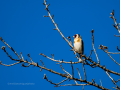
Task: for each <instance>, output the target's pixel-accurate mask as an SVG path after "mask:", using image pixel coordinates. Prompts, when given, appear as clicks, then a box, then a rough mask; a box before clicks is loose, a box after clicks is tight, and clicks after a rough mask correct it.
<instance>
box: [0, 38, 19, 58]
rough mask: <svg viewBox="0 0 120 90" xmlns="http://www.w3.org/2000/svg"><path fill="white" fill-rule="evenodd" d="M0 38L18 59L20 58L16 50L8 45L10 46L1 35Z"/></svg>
mask: <svg viewBox="0 0 120 90" xmlns="http://www.w3.org/2000/svg"><path fill="white" fill-rule="evenodd" d="M0 40H1V41H2V42H3V43H4V44H5V45H7V46H8V47H9V48H10V49H11V50H12V51H13V52H14V53H15V54H16V55H17V56H18V58H19V59H21V58H20V56H19V55H18V54H17V52H16V51H15V50H14V49H13V48H12V47H10V46H9V45H8V44H7V43H6V42H5V41H4V40H3V39H2V37H0Z"/></svg>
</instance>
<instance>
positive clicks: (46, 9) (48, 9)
mask: <svg viewBox="0 0 120 90" xmlns="http://www.w3.org/2000/svg"><path fill="white" fill-rule="evenodd" d="M44 5H45V6H46V9H45V10H47V12H48V15H49V17H50V19H51V20H52V22H53V24H54V25H55V27H56V30H57V31H58V32H59V33H60V35H61V36H62V37H63V39H64V40H65V41H66V42H67V43H68V44H69V46H70V47H71V48H72V49H73V46H72V44H71V43H70V42H69V41H68V40H67V39H66V38H65V37H64V35H63V34H62V32H61V31H60V30H59V28H58V26H57V24H56V23H55V21H54V20H53V18H52V16H51V14H50V12H49V9H48V5H47V4H46V1H45V0H44Z"/></svg>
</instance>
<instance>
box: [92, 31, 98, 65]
mask: <svg viewBox="0 0 120 90" xmlns="http://www.w3.org/2000/svg"><path fill="white" fill-rule="evenodd" d="M91 33H92V46H93V50H94V52H95V55H96V58H97V61H98V64H99V63H100V62H99V58H98V55H97V53H96V50H95V46H94V36H93V33H94V30H93V29H92V31H91Z"/></svg>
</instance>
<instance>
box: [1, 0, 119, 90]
mask: <svg viewBox="0 0 120 90" xmlns="http://www.w3.org/2000/svg"><path fill="white" fill-rule="evenodd" d="M43 2H44V1H43V0H34V1H33V0H1V1H0V36H1V37H2V38H3V39H4V40H5V41H6V42H7V43H8V44H9V45H10V46H11V47H13V48H14V49H15V50H16V52H17V53H18V54H19V53H20V52H22V54H23V56H24V59H27V60H29V58H28V57H27V54H28V53H29V54H30V56H31V58H32V59H33V61H34V62H38V63H39V64H40V65H42V64H41V63H40V59H41V60H42V61H43V62H44V64H45V66H46V67H47V68H50V69H53V70H55V71H58V72H61V73H64V72H63V71H62V70H61V68H60V65H56V63H55V62H52V61H50V60H48V59H46V58H45V57H42V56H40V55H39V54H40V53H44V54H45V55H47V56H50V57H51V54H54V57H55V59H63V60H65V61H70V60H72V61H77V59H75V55H74V54H73V52H72V51H70V49H71V48H70V47H69V46H68V44H67V43H66V42H65V40H63V38H62V37H61V36H60V34H59V33H58V32H57V31H55V30H53V28H55V27H54V25H53V23H52V22H51V20H50V18H48V17H43V15H48V14H47V11H45V6H44V5H43ZM47 3H50V6H49V10H50V12H51V14H52V15H53V14H54V20H55V22H56V23H58V27H59V29H60V30H61V32H62V33H63V34H64V36H65V37H68V36H71V37H72V36H73V35H74V34H76V33H78V34H80V35H81V37H82V39H83V41H84V50H85V51H84V54H86V55H87V56H88V55H89V54H90V52H91V50H92V49H93V48H92V40H91V30H92V29H94V42H95V48H96V51H97V53H98V56H99V59H100V63H101V65H105V66H106V67H107V68H108V69H110V70H113V71H119V66H117V65H116V64H115V63H114V62H113V61H112V60H111V59H110V58H109V56H108V55H107V54H106V53H104V52H103V51H102V50H99V49H98V47H99V45H100V44H102V45H105V46H108V50H109V51H112V52H117V49H116V47H117V46H120V43H119V42H118V41H119V38H118V37H114V34H116V35H118V31H117V30H116V29H115V28H114V27H113V24H114V22H113V20H112V19H111V18H109V16H110V13H111V12H112V11H113V9H114V10H115V18H116V19H117V22H118V23H119V22H120V17H119V16H120V8H119V4H120V1H119V0H116V1H114V0H99V1H98V0H74V1H73V0H64V1H63V0H47ZM71 39H72V41H73V38H71ZM1 46H4V44H3V43H2V42H0V47H1ZM6 50H7V51H8V52H9V53H10V55H11V56H12V57H13V58H17V57H16V56H15V54H14V53H13V52H12V51H11V50H10V49H9V48H8V47H7V48H6ZM112 56H113V58H114V59H115V60H116V61H118V62H119V63H120V61H119V59H118V57H119V55H112ZM92 59H93V60H94V61H97V60H96V57H95V54H94V53H93V54H92ZM0 61H2V63H4V64H12V63H14V61H12V60H10V59H9V58H8V57H7V55H6V54H5V53H4V52H3V51H2V50H0ZM63 67H64V69H65V70H67V71H69V72H70V73H71V66H70V65H67V64H63ZM77 67H78V68H79V70H80V72H81V74H82V78H83V79H84V74H83V69H82V66H81V64H78V65H74V71H75V77H78V73H77ZM85 68H86V74H87V80H89V81H91V80H92V79H94V78H95V81H96V82H97V83H98V84H99V85H100V79H101V81H102V85H103V86H104V87H107V88H109V89H110V88H111V87H114V85H113V84H112V82H111V80H110V78H109V77H108V76H107V75H106V73H105V72H104V71H103V70H101V69H100V68H94V69H93V68H91V67H89V66H85ZM0 69H1V73H0V88H1V90H7V89H12V90H21V89H22V90H26V89H29V90H33V89H35V90H43V89H44V90H47V89H50V90H56V89H57V90H61V89H63V90H66V89H69V90H72V89H80V90H81V89H82V86H79V87H76V86H73V87H57V88H56V87H54V85H51V84H50V83H49V82H47V81H46V80H44V79H43V76H44V74H46V75H47V77H48V79H49V80H51V81H53V82H56V83H58V82H60V81H61V80H63V79H64V78H62V77H60V76H58V75H55V74H52V73H50V72H48V71H45V70H42V72H40V71H39V70H40V69H39V68H37V67H32V66H30V67H28V68H25V67H22V66H21V64H18V65H15V66H11V67H5V66H1V65H0ZM111 75H112V74H111ZM112 77H113V78H114V79H115V80H117V79H119V77H118V76H116V75H112ZM78 78H79V77H78ZM108 82H109V84H108ZM10 83H34V85H9V84H10ZM70 83H74V82H73V81H70V82H68V81H66V82H65V83H63V84H70ZM118 85H120V83H118ZM84 89H85V90H89V89H91V90H97V88H95V87H93V86H85V88H84Z"/></svg>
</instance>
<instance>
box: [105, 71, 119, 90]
mask: <svg viewBox="0 0 120 90" xmlns="http://www.w3.org/2000/svg"><path fill="white" fill-rule="evenodd" d="M106 74H107V75H108V76H109V78H110V79H111V80H112V82H113V83H114V84H115V86H116V88H117V89H120V88H119V86H118V85H117V84H116V82H115V80H114V79H113V78H112V77H111V76H110V74H108V72H107V71H106Z"/></svg>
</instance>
